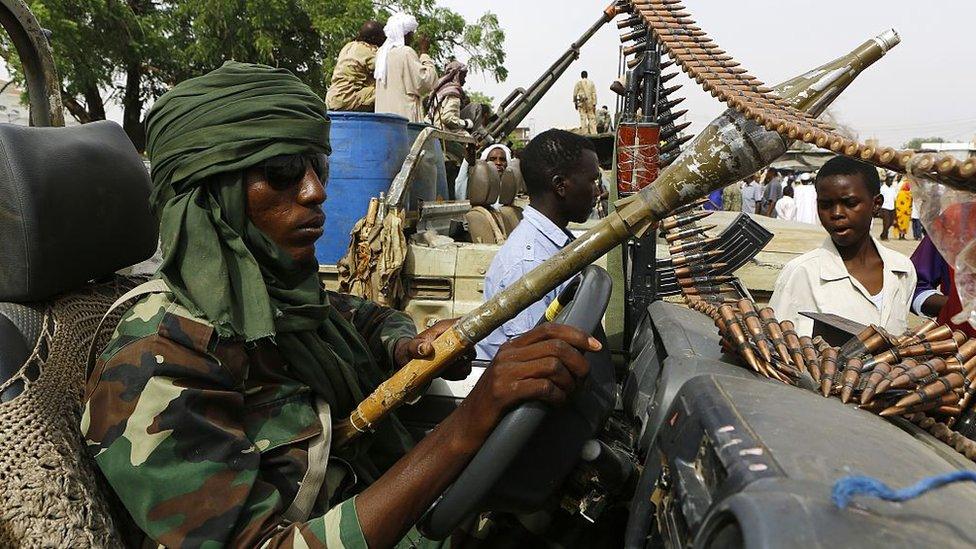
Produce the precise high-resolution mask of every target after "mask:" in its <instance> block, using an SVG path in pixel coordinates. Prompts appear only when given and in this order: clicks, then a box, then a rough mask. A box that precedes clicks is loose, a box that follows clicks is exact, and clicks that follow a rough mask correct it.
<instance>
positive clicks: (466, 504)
mask: <svg viewBox="0 0 976 549" xmlns="http://www.w3.org/2000/svg"><path fill="white" fill-rule="evenodd" d="M611 288H612V282H611V280H610V275H609V274H607V272H606V271H605V270H603V269H602V268H600V267H598V266H595V265H591V266H589V267H587V268H586V269H584V270H583V272H582V274H581V277H580V283H579V285H578V288H577V289H576V291H575V295H574V296H573V298H572V299H571V300H568V302H567V300H566V299H565V297H564V296H560V303H565V305H564V306H563V308H562V310H561V311H560V313H559V314H558V315H557V316H556V317H555V318H554V319H553V322H559V323H562V324H567V325H570V326H574V327H576V328H579V329H581V330H583V331H585V332H587V333H590V334H593V335H594V336H597V337H601V338H602V343H603V344H604V349H603V350H602V351H601V353H608V351H607V348H606V337H605V335H604V334H603V330H602V326H601V324H600V322H601V321H602V319H603V315H604V313H605V312H606V308H607V305H608V303H609V298H610V291H611ZM588 358H590V357H589V355H588ZM591 373H592V372H591ZM611 375H612V373H611ZM589 381H590V380H587V383H586V384H585V385H584V386H583V387H581V388H580V389H578V390H577V391H576V393H575V394H574V398H576V397H577V396H578V395H579V394H580V393H585V392H587V391H590V390H592V387H591V384H590V383H589ZM612 383H613V382H612V381H611V384H612ZM601 385H602V386H605V385H606V383H603V384H601ZM550 412H551V409H550V407H549V406H547V405H545V404H543V403H541V402H538V401H534V402H526V403H523V404H521V405H519V406H517V407H516V408H515V409H513V410H511V411H509V412H508V413H507V414H506V415H505V417H504V418H503V419H502V420H501V421H500V422H499V424H498V426H496V427H495V430H494V431H493V432H492V434H491V435H490V436H489V437H488V439H487V440H486V441H485V444H483V445H482V447H481V449H480V450H479V451H478V453H477V454H476V455H475V457H474V458H473V459H472V460H471V462H470V463H469V464H468V466H467V467H466V468H465V470H464V471H463V472H462V473H461V474H460V475H459V476H458V478H457V480H456V481H455V482H454V484H453V485H452V486H451V487H450V488H448V489H447V490H446V491H445V492H444V494H443V495H442V496H441V497H440V498H439V499H438V500H437V501H436V502H435V503H434V504H433V505H432V506H431V508H430V509H429V510H428V512H427V513H426V514H425V515H424V517H423V518H422V519H421V522H420V524H419V525H418V527H419V528H420V531H421V532H422V533H423V534H424V535H425V536H426V537H427V538H429V539H435V540H436V539H445V538H447V537H448V536H450V535H451V533H452V532H453V531H454V530H455V529H456V528H457V527H458V525H460V524H461V522H462V521H463V520H464V519H466V518H467V517H469V516H472V515H473V514H474V513H475V512H476V511H478V510H479V509H478V507H479V505H481V504H482V502H483V501H484V499H485V497H486V496H487V495H488V494H489V492H491V491H492V488H493V487H495V485H496V483H497V482H498V481H499V478H500V477H501V476H502V475H503V474H504V473H505V472H506V470H507V469H508V468H509V466H510V465H511V464H512V463H513V462H515V461H516V458H517V457H519V455H520V453H521V452H522V451H523V449H524V448H525V447H526V445H527V444H528V442H529V441H530V440H531V439H532V438H533V435H535V434H536V432H537V431H538V430H539V428H540V426H541V425H542V424H543V422H544V421H545V420H546V418H547V416H548V415H549V414H550ZM567 472H568V471H567Z"/></svg>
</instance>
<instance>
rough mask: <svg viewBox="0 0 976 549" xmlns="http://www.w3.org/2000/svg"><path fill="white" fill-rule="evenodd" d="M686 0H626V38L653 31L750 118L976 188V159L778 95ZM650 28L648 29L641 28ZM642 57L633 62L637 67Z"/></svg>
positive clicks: (790, 134)
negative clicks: (888, 136)
mask: <svg viewBox="0 0 976 549" xmlns="http://www.w3.org/2000/svg"><path fill="white" fill-rule="evenodd" d="M681 2H682V0H632V1H626V0H621V1H619V2H618V3H617V4H616V9H617V12H618V13H629V14H632V17H630V18H628V19H626V20H624V21H622V22H621V23H620V24H619V25H618V26H620V27H621V28H627V29H634V30H628V31H627V32H625V34H624V35H623V36H622V37H621V40H622V41H624V42H625V43H627V42H630V41H635V40H636V41H641V40H645V41H646V37H647V32H646V31H650V35H651V36H652V37H653V39H654V40H656V41H657V42H658V43H659V44H660V45H661V46H662V47H663V48H664V50H665V51H666V52H667V54H668V56H669V57H671V59H672V60H674V62H676V63H677V64H678V65H679V66H680V67H681V68H682V70H684V72H685V73H687V74H688V76H689V77H690V78H692V79H693V80H695V81H696V82H698V84H700V85H701V86H702V88H704V89H705V91H707V92H709V93H710V94H711V95H712V96H714V97H716V98H718V99H719V100H720V101H722V102H724V103H726V104H728V105H729V106H730V107H731V108H733V109H735V110H736V111H738V112H740V113H742V114H743V115H744V116H745V117H746V118H748V119H749V120H752V121H754V122H756V123H757V124H760V125H762V126H763V127H765V128H766V129H767V130H769V131H775V132H777V133H779V134H780V135H782V136H783V137H785V138H787V139H791V140H800V141H803V142H805V143H809V144H811V145H815V146H817V147H820V148H822V149H830V150H831V151H833V152H835V153H837V154H843V155H845V156H849V157H853V158H857V159H859V160H862V161H864V162H868V163H871V164H874V165H875V166H879V167H881V168H885V169H888V170H892V171H896V172H901V173H906V172H909V171H910V172H911V173H913V174H914V175H916V176H921V177H927V178H930V179H933V180H935V181H939V182H941V183H945V184H947V185H949V186H952V187H954V188H957V189H962V190H968V191H976V159H969V160H966V161H961V160H958V159H956V158H954V157H952V156H949V155H934V154H916V153H915V152H914V151H904V150H901V151H900V150H895V149H893V148H891V147H874V146H872V145H867V144H864V143H860V142H858V141H855V140H852V139H849V138H847V137H845V136H843V135H840V134H838V133H836V131H835V130H834V128H833V127H832V126H830V125H829V124H827V123H825V122H822V121H820V120H817V119H815V118H813V117H811V116H809V115H807V114H805V113H803V112H801V111H799V110H797V109H795V108H793V107H791V106H790V105H787V104H786V103H785V102H784V101H783V100H781V99H780V98H778V97H776V96H775V95H772V94H771V92H772V91H773V90H772V89H771V88H769V87H767V86H766V85H765V84H764V83H763V82H762V81H760V80H759V79H758V78H756V77H754V76H752V75H750V74H749V71H748V70H746V69H745V68H743V67H742V66H741V64H740V63H738V62H736V61H735V60H734V59H733V58H732V56H731V55H729V54H727V53H726V52H725V51H724V50H722V49H720V48H719V47H718V44H716V43H715V42H714V41H713V40H712V39H711V38H709V37H708V35H707V34H706V33H705V31H703V30H702V29H701V27H698V26H696V25H695V21H694V20H693V19H692V18H691V14H689V13H688V12H687V11H685V8H684V6H683V5H682V4H681ZM641 31H645V32H641ZM646 46H647V44H646V42H638V43H637V44H635V45H634V46H631V47H629V48H625V52H629V53H638V52H640V51H643V50H646ZM635 65H636V63H630V64H629V66H631V67H633V66H635Z"/></svg>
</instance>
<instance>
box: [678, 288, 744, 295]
mask: <svg viewBox="0 0 976 549" xmlns="http://www.w3.org/2000/svg"><path fill="white" fill-rule="evenodd" d="M734 290H735V288H733V287H732V286H694V287H691V288H682V289H681V291H682V292H683V293H684V294H685V295H702V296H705V295H718V294H721V293H725V292H731V291H734Z"/></svg>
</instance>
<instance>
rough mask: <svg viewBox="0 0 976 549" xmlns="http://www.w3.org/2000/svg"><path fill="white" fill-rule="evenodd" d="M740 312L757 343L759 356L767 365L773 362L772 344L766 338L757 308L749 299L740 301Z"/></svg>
mask: <svg viewBox="0 0 976 549" xmlns="http://www.w3.org/2000/svg"><path fill="white" fill-rule="evenodd" d="M739 311H740V312H741V313H742V317H743V321H744V322H745V325H746V328H747V329H748V330H749V335H751V336H752V340H753V341H754V342H756V347H757V348H758V349H759V354H760V355H761V356H762V358H763V360H765V361H766V362H767V363H771V362H772V361H773V353H772V344H770V342H769V340H768V339H767V338H766V332H765V331H764V330H763V326H762V320H760V319H759V313H757V312H756V307H755V306H754V305H753V303H752V301H750V300H748V299H740V300H739Z"/></svg>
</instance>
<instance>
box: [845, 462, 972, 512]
mask: <svg viewBox="0 0 976 549" xmlns="http://www.w3.org/2000/svg"><path fill="white" fill-rule="evenodd" d="M963 481H968V482H976V471H969V470H964V471H953V472H951V473H943V474H941V475H935V476H934V477H928V478H924V479H922V480H920V481H918V482H916V483H915V484H913V485H911V486H909V487H907V488H902V489H901V490H892V489H891V488H889V487H888V485H887V484H885V483H883V482H881V481H880V480H878V479H876V478H873V477H862V476H850V477H844V478H842V479H840V480H838V481H837V482H835V483H834V490H833V493H832V494H831V498H832V499H833V500H834V505H836V506H837V507H839V508H841V509H843V508H845V507H847V504H848V503H850V501H851V499H852V498H854V497H855V496H868V497H874V498H878V499H883V500H885V501H908V500H910V499H915V498H917V497H919V496H921V495H923V494H925V493H926V492H930V491H932V490H935V489H936V488H941V487H942V486H945V485H946V484H952V483H954V482H963Z"/></svg>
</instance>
